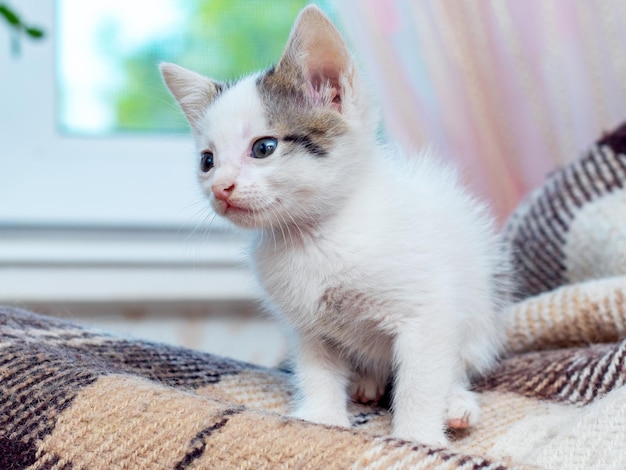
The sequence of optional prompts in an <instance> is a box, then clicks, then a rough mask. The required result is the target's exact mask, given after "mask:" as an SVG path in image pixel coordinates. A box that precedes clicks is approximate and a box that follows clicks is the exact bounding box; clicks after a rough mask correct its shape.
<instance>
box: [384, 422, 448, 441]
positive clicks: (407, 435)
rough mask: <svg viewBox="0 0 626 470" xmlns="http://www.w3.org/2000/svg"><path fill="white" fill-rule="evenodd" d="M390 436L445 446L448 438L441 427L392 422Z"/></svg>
mask: <svg viewBox="0 0 626 470" xmlns="http://www.w3.org/2000/svg"><path fill="white" fill-rule="evenodd" d="M392 436H393V437H396V438H398V439H403V440H407V441H416V442H419V443H420V444H426V445H428V446H431V447H447V446H448V439H447V438H446V435H445V433H444V430H443V427H442V426H438V425H434V426H427V425H426V426H425V425H421V426H420V425H419V424H414V423H394V425H393V432H392Z"/></svg>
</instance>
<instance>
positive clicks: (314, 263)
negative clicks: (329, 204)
mask: <svg viewBox="0 0 626 470" xmlns="http://www.w3.org/2000/svg"><path fill="white" fill-rule="evenodd" d="M255 258H256V262H257V266H256V268H257V273H258V276H259V280H260V281H261V284H262V285H263V287H264V288H265V290H266V291H267V293H268V294H269V296H270V298H271V300H272V302H273V303H274V304H275V305H276V306H277V307H278V312H277V313H278V314H279V315H280V316H281V317H283V319H284V320H286V321H287V322H288V323H290V324H291V326H292V327H293V328H295V329H296V330H297V331H299V332H300V333H301V334H306V335H312V336H315V337H318V338H320V339H323V340H325V341H327V342H329V343H331V344H332V345H334V346H335V347H338V348H340V349H343V350H345V351H347V352H348V353H350V354H352V355H358V356H378V357H380V356H386V355H387V352H386V351H387V350H388V343H389V341H388V338H389V336H390V335H389V331H390V330H391V329H392V325H391V324H392V323H393V311H394V308H393V302H392V301H391V300H390V299H389V298H388V296H387V295H386V292H385V289H384V287H383V286H382V285H381V284H380V283H377V282H376V281H375V278H373V277H370V276H367V274H366V273H365V272H364V270H365V269H366V265H365V264H363V265H361V264H359V263H358V262H355V260H353V259H350V258H349V257H346V255H345V253H341V252H339V251H337V250H333V249H331V248H328V247H323V246H322V247H320V248H319V249H314V250H311V251H307V250H302V251H301V252H297V251H295V252H293V251H292V252H282V253H280V256H269V257H268V254H267V253H262V254H260V255H257V256H256V257H255Z"/></svg>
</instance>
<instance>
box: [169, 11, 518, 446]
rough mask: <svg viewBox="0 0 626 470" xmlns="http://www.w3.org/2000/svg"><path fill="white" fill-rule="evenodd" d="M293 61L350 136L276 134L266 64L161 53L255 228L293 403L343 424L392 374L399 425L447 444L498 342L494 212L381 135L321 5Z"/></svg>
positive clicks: (313, 416) (306, 17) (303, 27)
mask: <svg viewBox="0 0 626 470" xmlns="http://www.w3.org/2000/svg"><path fill="white" fill-rule="evenodd" d="M292 69H293V70H299V71H301V72H302V76H303V77H304V80H303V86H302V88H301V90H304V91H303V93H304V94H305V95H306V96H307V100H308V101H306V103H305V106H308V107H310V108H311V109H309V110H308V111H310V113H311V114H310V115H311V116H313V117H315V119H318V118H319V119H318V120H319V122H318V123H317V124H316V125H318V127H320V126H321V127H322V128H323V127H324V126H325V125H327V126H328V129H329V130H332V131H333V132H335V131H336V132H337V133H338V134H340V137H336V138H328V139H326V135H325V134H324V133H323V132H322V134H324V136H325V137H324V139H325V140H324V139H322V140H321V141H320V142H321V143H319V148H320V149H322V150H323V151H325V152H327V154H324V155H323V156H319V155H312V154H311V152H310V151H308V150H310V149H308V150H307V148H305V146H302V145H300V146H297V145H296V146H294V145H291V147H290V144H289V143H288V140H287V139H286V138H285V139H281V137H284V136H285V135H286V133H288V132H287V130H285V127H288V126H289V125H290V123H289V122H286V123H285V122H281V121H280V116H278V117H274V118H269V117H268V107H270V108H271V106H272V99H273V98H272V95H271V93H270V94H268V92H267V90H265V91H260V90H262V89H263V86H264V85H262V84H261V83H262V79H263V77H264V75H263V74H259V75H253V76H251V77H248V78H246V79H244V80H242V81H239V82H237V83H236V84H235V85H233V86H232V87H230V88H226V89H220V88H219V86H218V85H217V84H216V82H213V81H211V80H208V79H205V78H203V77H201V76H199V75H197V74H194V73H193V72H190V71H188V70H185V69H183V68H181V67H178V66H174V65H172V64H163V65H162V67H161V70H162V73H163V76H164V79H165V81H166V83H167V85H168V87H169V88H170V90H171V91H172V93H173V94H174V96H175V97H176V98H177V100H178V101H179V103H180V104H181V107H182V108H183V110H184V111H185V114H186V115H187V118H188V119H189V121H190V123H191V125H192V128H193V130H194V136H195V139H196V145H197V149H198V151H199V152H203V151H210V152H212V154H213V156H214V167H213V168H212V169H211V170H210V171H208V172H206V173H202V172H201V174H200V176H201V182H202V185H203V188H204V190H205V192H206V193H207V195H208V196H209V198H210V200H211V203H212V205H213V207H214V208H215V210H216V211H217V212H218V213H219V214H221V215H223V216H224V217H226V218H228V219H230V220H231V221H233V222H234V223H236V224H237V225H240V226H243V227H248V228H252V229H253V230H254V232H255V233H256V235H257V237H256V240H255V242H254V243H253V245H252V252H251V254H252V259H253V262H254V267H255V269H256V272H257V274H258V279H259V281H260V283H261V285H262V287H263V288H264V290H265V292H266V293H267V299H266V303H267V305H268V307H269V308H270V310H271V311H272V312H273V313H274V314H275V315H276V317H277V318H278V319H280V320H281V321H282V322H283V323H284V325H285V326H286V327H287V328H288V330H289V331H290V337H291V340H292V346H293V352H294V359H295V382H296V386H297V400H296V407H295V410H294V415H295V416H297V417H300V418H303V419H307V420H311V421H315V422H319V423H326V424H334V425H340V426H349V425H350V419H349V416H348V412H347V401H348V399H349V392H351V393H352V395H353V396H354V397H356V398H358V399H360V400H362V401H367V400H376V399H378V398H379V397H380V395H381V394H382V392H383V390H384V388H385V385H386V384H387V381H388V380H390V379H392V378H393V434H394V436H397V437H402V438H407V439H415V440H418V441H421V442H424V443H428V444H434V445H445V444H446V442H447V440H446V437H445V433H444V431H445V425H446V422H447V423H448V424H450V425H452V426H453V427H465V426H468V425H471V424H473V423H474V422H476V420H477V419H478V414H479V407H478V403H477V400H476V397H475V395H474V394H473V393H472V392H469V391H468V387H469V379H470V378H471V377H472V376H475V375H480V374H482V373H484V372H485V371H486V370H488V369H489V368H490V367H491V366H492V365H493V364H494V362H495V360H496V356H497V353H498V351H499V348H500V337H501V331H500V327H499V321H498V308H499V307H501V303H502V296H501V295H500V294H501V292H500V291H501V290H502V289H501V287H502V286H503V285H504V284H502V283H501V281H499V280H498V278H497V274H498V273H501V274H506V268H505V266H506V262H505V260H504V258H503V253H502V252H501V250H500V247H499V241H498V237H497V235H496V230H495V225H494V222H493V220H492V219H491V217H489V216H488V214H487V211H486V209H485V207H484V206H483V205H482V204H480V203H479V202H477V201H476V200H475V199H474V198H473V197H471V196H470V195H468V193H467V192H466V191H465V190H464V189H463V188H462V187H461V185H460V184H459V181H458V178H457V176H456V174H455V172H454V171H453V170H452V169H450V168H448V167H446V166H444V165H442V164H440V163H437V160H436V159H435V158H432V157H431V155H428V154H426V153H424V154H421V155H418V156H413V155H404V154H402V152H401V151H399V150H398V149H395V148H388V147H385V146H382V145H380V144H379V143H378V142H377V140H376V125H377V119H376V115H375V113H373V112H372V110H371V107H370V106H369V104H368V101H367V93H366V92H365V90H363V89H362V86H361V85H360V82H359V79H358V76H357V74H356V73H355V71H354V67H353V64H352V62H351V59H350V58H349V54H348V53H347V49H346V48H345V45H344V43H343V40H342V39H341V37H340V36H339V34H338V33H337V31H336V30H335V29H334V27H333V26H332V24H331V23H330V21H329V20H328V19H327V18H326V17H325V16H324V15H323V13H321V12H320V11H319V10H318V9H317V8H315V7H308V8H306V9H305V10H304V11H303V12H302V13H301V15H300V17H299V19H298V21H297V23H296V26H295V27H294V31H293V32H292V35H291V38H290V41H289V44H288V45H287V49H286V51H285V54H284V55H283V58H281V61H280V62H279V64H278V66H277V68H276V71H275V74H277V76H278V78H279V79H280V80H279V83H282V82H283V81H284V82H289V80H292V79H293V77H292V76H290V74H292V75H293V70H292ZM286 71H287V72H286ZM271 73H274V72H271ZM298 73H299V72H298ZM298 73H296V76H298ZM280 74H284V77H283V76H280ZM320 76H321V77H322V79H321V80H320V78H319V77H320ZM304 82H306V83H304ZM279 98H280V97H278V96H276V99H277V100H278V99H279ZM300 106H301V104H300ZM307 109H308V108H307ZM316 113H317V114H316ZM316 122H317V121H316ZM320 123H321V124H320ZM294 125H295V124H294ZM300 125H302V124H300ZM281 126H282V127H281ZM305 127H306V126H305ZM329 133H330V131H329ZM308 135H310V136H313V137H315V136H316V135H318V134H315V133H313V134H308ZM264 136H273V137H276V138H277V139H278V146H277V148H276V151H275V153H274V154H272V155H271V156H270V157H268V158H264V159H257V158H251V151H252V150H251V149H252V146H253V144H254V142H255V141H256V140H257V139H259V138H261V137H264ZM313 137H312V138H313ZM292 140H293V139H292ZM320 153H321V151H320ZM220 194H221V196H219V197H218V195H220Z"/></svg>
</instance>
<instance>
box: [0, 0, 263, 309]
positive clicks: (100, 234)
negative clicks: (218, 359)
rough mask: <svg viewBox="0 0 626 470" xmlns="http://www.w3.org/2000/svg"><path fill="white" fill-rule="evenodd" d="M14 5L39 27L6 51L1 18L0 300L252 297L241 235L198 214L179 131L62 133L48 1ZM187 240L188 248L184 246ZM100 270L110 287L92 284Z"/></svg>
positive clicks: (187, 142)
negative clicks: (35, 35) (137, 256)
mask: <svg viewBox="0 0 626 470" xmlns="http://www.w3.org/2000/svg"><path fill="white" fill-rule="evenodd" d="M18 6H19V13H20V14H21V15H23V17H24V18H26V19H27V21H28V22H29V23H32V24H36V25H38V26H41V27H42V28H43V29H44V30H45V31H46V33H47V34H46V38H45V39H44V40H43V41H39V42H31V41H29V40H27V39H24V40H23V41H22V47H21V52H20V54H19V56H17V57H13V55H12V53H11V48H10V35H9V31H8V28H4V27H3V28H0V70H1V71H2V73H1V75H0V85H2V86H0V302H4V303H7V302H8V303H20V302H29V301H31V300H33V299H36V300H37V301H42V302H45V301H46V295H47V296H48V297H50V296H52V297H54V300H55V301H73V300H76V299H80V300H81V301H89V300H90V299H92V300H94V301H102V300H105V299H107V300H120V299H121V300H130V301H133V300H136V301H149V300H155V299H157V300H158V299H162V298H167V299H169V300H172V299H176V298H181V299H183V298H184V299H189V298H193V299H195V300H202V299H209V300H210V299H216V298H220V299H222V300H224V299H237V300H246V299H251V298H255V297H256V296H257V294H256V291H255V290H254V288H253V287H252V283H251V282H249V279H250V271H249V269H248V268H246V267H245V262H244V260H242V257H241V251H242V249H243V247H244V245H245V239H244V238H243V237H241V236H236V235H228V232H227V230H226V228H225V225H224V224H221V223H220V222H219V221H211V220H210V219H212V217H210V215H209V214H210V213H209V212H208V211H209V209H208V202H207V201H206V199H205V198H204V197H203V195H202V194H201V191H200V188H199V184H198V183H197V181H196V170H195V168H196V161H195V160H196V156H195V152H194V148H193V142H192V138H191V136H190V135H187V136H185V135H171V134H167V135H145V134H127V135H113V136H110V137H106V138H100V137H98V138H95V137H82V136H69V135H64V134H62V133H61V132H60V130H59V125H58V123H57V117H56V106H57V104H58V103H57V102H56V99H55V96H56V92H57V89H56V71H55V60H56V44H55V34H54V28H55V22H56V2H50V1H49V0H31V1H29V2H20V3H19V5H18ZM156 66H157V64H155V67H156ZM209 222H210V223H209ZM111 234H115V237H114V238H115V243H114V244H112V243H111ZM159 234H160V235H159ZM164 234H166V236H164ZM51 235H53V236H52V237H51ZM155 236H157V238H158V237H160V238H158V241H155ZM190 239H191V240H193V241H190ZM55 240H56V241H55ZM59 240H62V242H59ZM18 242H19V243H18ZM190 243H195V245H196V248H193V247H192V249H191V250H188V249H186V248H185V247H188V246H189V245H190ZM137 246H142V250H143V251H142V255H141V256H142V258H141V260H139V262H136V263H128V262H127V261H125V260H124V256H125V254H128V253H130V252H131V251H132V249H133V247H137ZM164 249H165V250H169V252H170V253H171V256H170V258H168V259H167V262H163V260H162V259H161V258H159V257H160V256H161V255H162V252H163V250H164ZM194 249H195V253H196V255H198V256H200V258H201V259H202V260H201V262H199V263H196V265H195V266H194V267H192V268H191V269H193V270H194V272H195V273H196V274H197V276H196V278H197V281H192V280H190V279H194V277H193V276H187V275H184V276H183V275H181V272H182V271H184V270H185V269H187V268H188V267H189V266H190V263H191V265H193V262H191V261H190V258H189V253H190V251H191V253H192V255H193V252H194ZM129 250H130V251H129ZM34 253H37V254H38V255H37V256H34V255H33V254H34ZM76 253H82V255H81V256H79V257H78V258H77V255H76ZM159 260H161V261H159ZM103 261H105V262H104V263H103ZM103 264H106V269H105V268H104V267H103ZM112 273H114V278H115V279H116V284H115V285H117V286H118V287H119V288H118V289H117V290H116V289H113V288H108V289H107V288H99V287H98V285H99V284H100V285H101V286H102V285H103V284H102V283H106V282H108V281H107V280H109V279H111V277H110V275H111V274H112ZM107 276H108V277H107ZM154 276H157V277H158V280H157V279H156V278H155V277H154ZM151 279H152V281H151ZM168 279H172V282H169V283H168V282H167V280H168ZM129 285H130V286H132V285H135V286H136V288H135V289H134V290H133V288H132V287H129ZM42 286H45V288H42ZM55 292H57V294H58V295H57V294H55ZM133 292H134V293H133ZM177 296H178V297H177Z"/></svg>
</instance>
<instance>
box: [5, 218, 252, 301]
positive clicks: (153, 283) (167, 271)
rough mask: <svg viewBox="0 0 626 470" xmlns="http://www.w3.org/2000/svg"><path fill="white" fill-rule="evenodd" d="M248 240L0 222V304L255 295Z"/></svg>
mask: <svg viewBox="0 0 626 470" xmlns="http://www.w3.org/2000/svg"><path fill="white" fill-rule="evenodd" d="M245 245H246V242H245V240H244V239H242V238H241V237H239V236H235V235H233V234H229V233H226V232H218V231H212V232H211V233H208V234H207V233H199V232H193V231H191V230H175V229H166V228H163V229H140V230H135V229H129V228H126V229H96V228H76V227H75V228H67V227H59V228H52V229H50V228H45V229H44V228H40V229H37V228H33V227H31V228H21V229H19V228H0V303H5V304H6V303H8V304H29V303H33V302H35V303H74V302H160V301H176V302H178V301H249V300H253V299H256V298H258V292H257V290H256V287H255V282H254V280H253V277H252V275H251V273H250V270H249V269H248V267H247V263H246V260H245V255H244V254H243V253H244V250H245Z"/></svg>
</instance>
